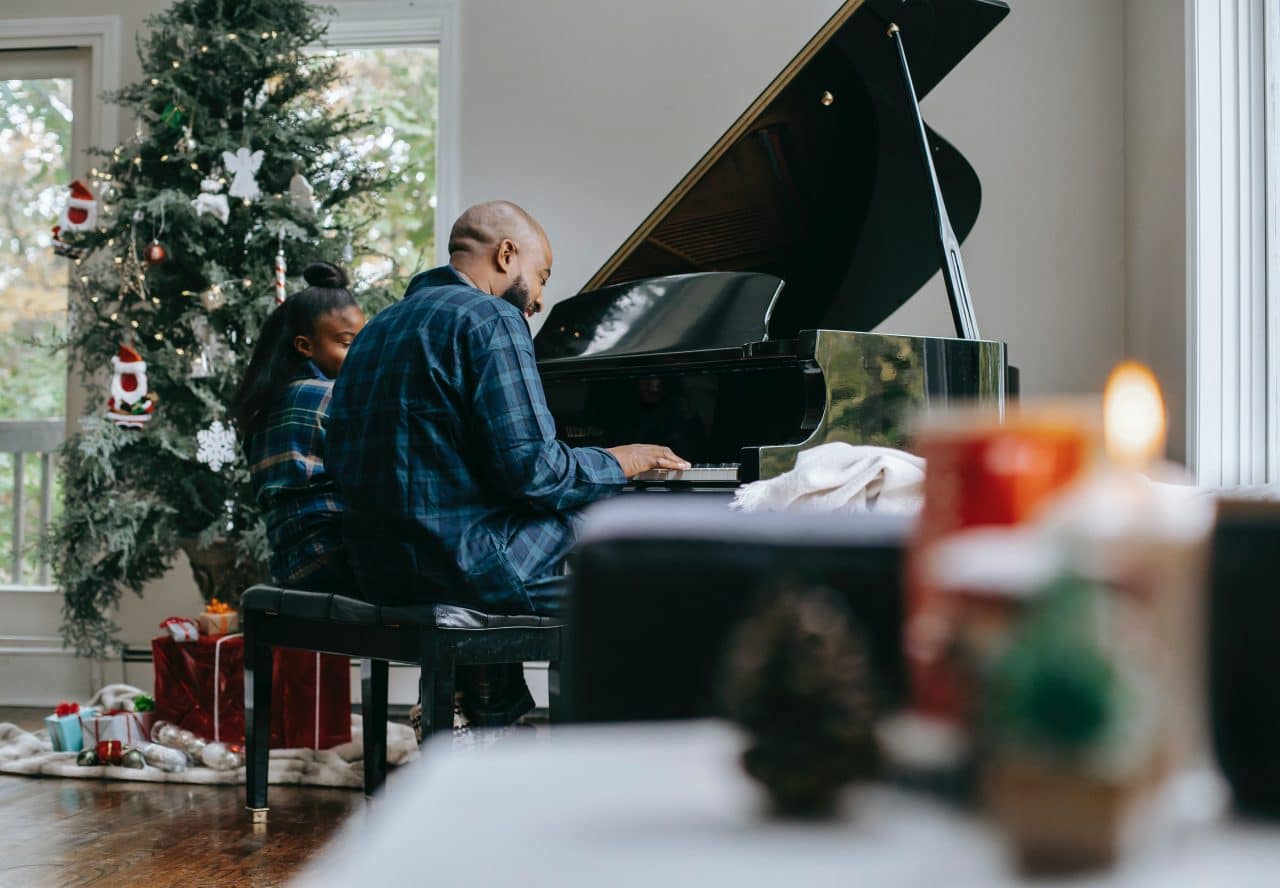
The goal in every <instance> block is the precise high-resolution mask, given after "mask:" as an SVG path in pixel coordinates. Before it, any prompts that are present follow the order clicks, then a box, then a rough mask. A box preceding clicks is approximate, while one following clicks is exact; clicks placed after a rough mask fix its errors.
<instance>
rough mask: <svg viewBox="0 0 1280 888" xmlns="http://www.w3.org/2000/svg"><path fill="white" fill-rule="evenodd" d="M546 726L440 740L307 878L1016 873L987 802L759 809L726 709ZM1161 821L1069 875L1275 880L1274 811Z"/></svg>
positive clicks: (878, 878) (804, 880)
mask: <svg viewBox="0 0 1280 888" xmlns="http://www.w3.org/2000/svg"><path fill="white" fill-rule="evenodd" d="M551 734H552V736H550V737H548V736H547V735H546V734H545V733H543V734H540V735H538V736H504V737H502V738H501V741H500V742H498V743H495V744H494V745H492V746H489V747H488V748H482V749H473V750H462V749H453V748H452V747H451V738H449V737H445V738H441V739H438V740H435V741H433V742H432V743H431V744H430V745H429V746H428V748H427V750H426V755H425V757H424V758H423V759H422V760H420V761H419V762H417V763H415V764H414V765H410V766H408V767H407V768H406V769H403V770H398V771H396V772H395V773H393V774H392V775H391V777H390V779H389V782H388V788H387V791H386V793H385V795H383V796H381V797H379V799H378V801H377V802H376V803H375V804H374V807H373V810H372V811H371V812H370V813H369V815H368V816H367V817H359V816H357V817H356V818H354V819H353V821H352V822H351V823H350V824H349V825H348V826H347V828H346V829H345V831H344V832H343V833H342V834H341V835H340V836H339V838H338V839H337V840H336V841H335V842H334V843H333V844H331V845H330V846H329V847H328V848H326V849H325V851H324V852H323V853H322V855H321V856H320V857H319V858H318V859H317V860H316V861H315V864H314V866H312V867H311V868H310V869H309V870H308V871H307V872H306V873H305V874H304V876H303V877H302V879H301V883H302V884H304V885H309V886H334V888H350V886H352V885H432V886H454V885H502V884H512V885H519V886H522V888H526V886H529V888H532V886H542V885H548V886H550V885H556V886H590V888H604V886H633V885H634V886H641V885H643V886H662V888H671V886H680V885H697V886H710V885H733V886H754V885H761V886H766V885H767V886H786V888H795V886H805V885H824V886H825V885H874V886H882V885H935V884H945V885H947V886H949V888H950V886H969V885H973V886H979V885H980V886H991V885H1017V884H1022V882H1021V881H1020V880H1019V878H1018V876H1017V874H1016V873H1015V871H1014V870H1013V868H1012V865H1011V862H1010V859H1009V856H1008V852H1007V849H1006V847H1005V846H1004V844H1003V843H1002V842H1001V840H1000V836H999V834H998V833H996V832H995V830H993V829H991V828H990V827H989V826H987V825H986V824H985V823H984V822H983V821H982V819H981V818H979V817H977V816H975V815H973V814H971V813H969V812H966V811H963V810H960V809H958V808H955V807H953V806H950V805H948V804H945V803H943V802H940V801H936V800H933V799H931V798H929V797H927V796H923V795H919V794H916V793H912V792H910V791H907V790H901V789H896V788H893V787H888V786H883V785H874V786H866V787H861V788H859V789H857V790H855V791H853V792H852V793H851V794H850V795H849V797H848V799H847V805H846V806H845V811H844V815H843V816H842V817H841V818H840V819H838V820H835V821H831V822H823V823H786V822H778V821H774V820H770V819H767V818H765V817H763V816H762V805H761V796H760V794H759V792H758V791H757V789H756V787H755V785H754V784H753V783H752V782H751V781H750V780H749V779H748V778H747V777H746V776H745V775H744V774H743V773H742V772H741V771H740V769H739V767H738V763H737V757H738V754H739V751H740V750H741V748H742V737H741V735H740V734H739V733H738V732H737V731H736V730H735V729H734V728H733V727H731V726H729V725H727V724H724V723H721V722H713V721H703V722H684V723H670V724H646V725H611V726H572V727H562V728H555V729H553V730H552V732H551ZM1166 819H1167V818H1166ZM1167 821H1168V822H1162V823H1161V825H1160V827H1159V828H1158V829H1153V830H1148V833H1149V835H1148V837H1147V838H1145V839H1144V840H1143V841H1142V842H1140V843H1139V844H1138V846H1137V847H1136V848H1135V850H1134V851H1133V852H1132V853H1131V854H1130V855H1129V856H1128V857H1127V858H1126V859H1125V860H1124V862H1123V863H1122V864H1121V866H1119V867H1118V868H1117V869H1114V870H1112V871H1110V872H1108V873H1105V874H1101V875H1092V876H1088V877H1080V878H1076V879H1074V880H1070V881H1068V882H1065V884H1073V885H1122V886H1147V885H1151V886H1157V885H1158V886H1161V888H1168V886H1183V885H1186V886H1192V885H1194V886H1207V885H1231V886H1233V888H1241V886H1252V885H1258V886H1262V885H1267V886H1275V885H1280V826H1277V825H1271V824H1266V823H1259V822H1250V821H1232V820H1224V819H1221V818H1216V817H1215V818H1204V817H1202V818H1200V819H1198V820H1196V819H1167ZM1036 884H1044V883H1043V882H1039V883H1036ZM1053 884H1064V882H1054V883H1053Z"/></svg>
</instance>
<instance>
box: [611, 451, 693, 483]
mask: <svg viewBox="0 0 1280 888" xmlns="http://www.w3.org/2000/svg"><path fill="white" fill-rule="evenodd" d="M609 452H610V453H612V454H613V457H614V459H616V460H617V461H618V465H620V466H622V474H624V475H626V476H627V477H628V478H634V477H635V476H636V475H639V474H640V473H642V472H647V471H649V470H651V469H680V470H683V469H687V468H689V462H688V461H687V460H684V459H681V458H680V457H678V456H676V455H675V454H674V453H672V452H671V448H670V447H663V446H661V445H659V444H624V445H622V446H621V447H610V448H609Z"/></svg>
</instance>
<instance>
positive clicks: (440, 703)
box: [423, 639, 458, 734]
mask: <svg viewBox="0 0 1280 888" xmlns="http://www.w3.org/2000/svg"><path fill="white" fill-rule="evenodd" d="M435 673H436V677H435V692H434V693H433V694H432V698H431V699H432V701H433V705H432V713H431V727H432V731H434V732H438V733H444V734H447V733H450V732H452V731H453V697H454V691H455V689H456V687H457V680H458V676H457V673H458V666H457V663H455V662H454V659H453V653H452V651H450V650H449V648H448V646H447V644H443V643H441V642H440V640H439V639H437V641H436V645H435ZM425 710H426V707H425V706H424V707H423V711H424V712H425Z"/></svg>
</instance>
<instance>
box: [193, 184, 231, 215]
mask: <svg viewBox="0 0 1280 888" xmlns="http://www.w3.org/2000/svg"><path fill="white" fill-rule="evenodd" d="M221 191H222V181H221V180H220V179H205V180H204V181H202V182H201V183H200V194H199V195H198V196H197V197H196V199H195V200H193V201H191V206H192V207H194V208H195V211H196V215H197V216H203V215H204V214H205V213H209V214H211V215H212V216H213V217H214V218H215V219H217V220H218V221H219V222H221V223H222V224H223V225H226V224H227V220H228V219H230V218H231V207H229V206H227V196H226V195H225V194H221V193H220V192H221Z"/></svg>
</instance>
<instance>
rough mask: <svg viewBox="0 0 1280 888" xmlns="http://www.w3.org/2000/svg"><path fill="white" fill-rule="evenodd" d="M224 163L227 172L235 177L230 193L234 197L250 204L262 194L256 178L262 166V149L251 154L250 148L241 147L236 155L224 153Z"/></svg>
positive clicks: (228, 152)
mask: <svg viewBox="0 0 1280 888" xmlns="http://www.w3.org/2000/svg"><path fill="white" fill-rule="evenodd" d="M222 162H223V163H224V164H225V165H226V167H227V172H229V173H231V175H232V176H233V178H232V180H231V188H230V189H229V191H228V193H229V194H230V195H231V196H232V197H238V198H241V199H242V200H243V201H244V202H245V203H249V202H250V201H253V200H256V199H257V198H258V197H259V196H260V195H261V194H262V192H261V190H259V188H258V180H257V179H256V178H255V176H256V175H257V173H258V168H259V167H260V166H262V150H261V149H259V150H257V151H254V152H250V151H249V149H248V148H244V147H241V148H239V149H237V151H236V153H235V154H232V153H231V152H230V151H224V152H222Z"/></svg>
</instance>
